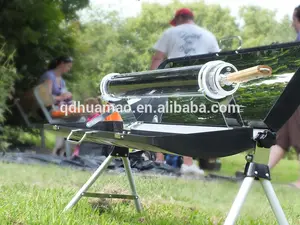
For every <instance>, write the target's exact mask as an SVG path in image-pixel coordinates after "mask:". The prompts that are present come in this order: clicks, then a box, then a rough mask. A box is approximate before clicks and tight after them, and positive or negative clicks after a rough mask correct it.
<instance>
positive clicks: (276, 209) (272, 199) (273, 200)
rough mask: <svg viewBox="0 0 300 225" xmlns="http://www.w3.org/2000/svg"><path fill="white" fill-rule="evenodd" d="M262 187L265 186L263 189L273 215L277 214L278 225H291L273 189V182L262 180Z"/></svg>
mask: <svg viewBox="0 0 300 225" xmlns="http://www.w3.org/2000/svg"><path fill="white" fill-rule="evenodd" d="M261 185H262V186H263V189H264V191H265V193H266V195H267V198H268V200H269V203H270V205H271V207H272V210H273V213H274V214H275V217H276V219H277V222H278V224H279V225H289V223H288V221H287V219H286V217H285V214H284V212H283V210H282V208H281V205H280V203H279V200H278V198H277V196H276V194H275V191H274V189H273V187H272V184H271V182H270V181H269V180H264V179H263V180H261Z"/></svg>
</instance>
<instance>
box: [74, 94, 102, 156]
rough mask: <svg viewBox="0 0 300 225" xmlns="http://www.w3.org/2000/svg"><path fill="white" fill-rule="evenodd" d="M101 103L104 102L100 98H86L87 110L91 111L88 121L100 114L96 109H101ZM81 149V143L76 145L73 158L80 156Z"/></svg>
mask: <svg viewBox="0 0 300 225" xmlns="http://www.w3.org/2000/svg"><path fill="white" fill-rule="evenodd" d="M100 104H102V102H101V100H100V99H98V98H88V99H85V100H84V105H85V110H86V112H90V115H89V116H88V118H87V122H89V121H90V120H92V119H93V118H95V117H97V116H99V115H100V112H96V109H99V106H100V107H101V105H100ZM79 149H80V145H76V147H75V149H74V152H73V155H72V158H74V157H76V156H77V157H78V156H79Z"/></svg>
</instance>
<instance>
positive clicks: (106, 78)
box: [100, 73, 120, 102]
mask: <svg viewBox="0 0 300 225" xmlns="http://www.w3.org/2000/svg"><path fill="white" fill-rule="evenodd" d="M116 75H120V74H119V73H110V74H107V75H106V76H104V77H103V79H102V81H101V83H100V93H101V98H102V99H103V100H104V101H108V102H110V101H111V102H115V101H119V100H120V99H119V98H114V97H113V96H112V95H111V94H109V93H108V90H107V87H108V84H109V81H110V79H111V78H113V77H114V76H116Z"/></svg>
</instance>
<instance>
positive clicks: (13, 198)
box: [0, 155, 300, 225]
mask: <svg viewBox="0 0 300 225" xmlns="http://www.w3.org/2000/svg"><path fill="white" fill-rule="evenodd" d="M244 163H245V161H244V156H243V155H235V156H233V157H228V158H223V159H222V171H221V173H222V174H227V175H234V173H235V171H236V170H241V169H242V168H243V166H244ZM0 171H1V176H0V221H1V222H0V224H1V225H6V224H11V225H17V224H18V225H27V224H36V225H44V224H47V225H48V224H53V225H54V224H55V225H60V224H61V225H68V224H69V225H75V224H78V225H85V224H86V225H100V224H101V225H106V224H107V225H114V224H116V225H117V224H118V225H119V224H130V225H133V224H153V225H157V224H170V225H177V224H178V225H181V224H197V225H208V224H213V225H216V224H223V222H224V219H225V218H226V214H227V213H228V212H229V210H230V207H231V204H232V202H233V200H234V197H235V195H236V194H237V192H238V189H239V186H240V183H233V182H225V181H209V182H208V181H206V182H205V181H201V180H192V179H179V178H166V177H154V176H141V175H138V174H135V175H134V177H135V183H136V187H137V191H138V193H139V195H140V198H141V203H142V206H143V212H142V213H140V214H139V213H137V212H136V211H135V207H134V203H133V201H129V200H115V199H113V200H112V199H108V200H99V199H94V198H82V199H81V200H80V201H79V203H78V204H77V205H76V206H75V207H74V208H73V209H72V210H70V211H69V212H67V213H62V210H63V209H64V207H65V206H66V204H67V203H68V202H69V201H70V200H71V198H72V197H73V195H74V194H75V193H76V192H77V191H78V190H79V188H80V187H81V186H82V185H83V184H84V183H85V182H86V180H87V179H88V178H89V176H90V175H91V173H90V172H86V171H78V170H72V169H68V168H60V167H58V166H52V165H47V166H41V165H18V164H5V163H2V164H0ZM297 175H298V164H297V161H288V160H283V161H282V162H281V163H280V164H279V165H278V167H277V168H275V169H274V171H272V178H273V182H274V189H275V191H276V194H277V196H278V198H279V200H280V202H281V204H282V207H283V210H284V211H285V213H286V216H287V218H288V220H289V222H290V224H291V225H294V224H300V201H299V196H300V190H296V189H295V188H292V187H289V186H288V185H287V183H288V182H292V181H294V180H295V179H297ZM90 191H97V192H102V193H103V192H106V193H107V192H109V193H126V194H129V193H130V192H129V185H128V182H127V179H126V176H125V174H121V175H116V174H105V175H104V176H102V177H101V178H100V179H99V180H98V181H97V182H96V183H95V184H94V186H93V187H92V188H91V190H90ZM237 224H245V225H246V224H247V225H250V224H253V225H254V224H255V225H262V224H266V225H272V224H277V223H276V220H275V217H274V215H273V213H272V211H271V208H270V206H269V204H268V201H267V198H266V197H265V195H264V193H263V190H262V188H261V186H260V184H259V183H255V185H253V188H252V189H251V191H250V193H249V195H248V197H247V200H246V203H245V205H244V207H243V209H242V212H241V214H240V217H239V220H238V222H237Z"/></svg>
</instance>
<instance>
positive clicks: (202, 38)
mask: <svg viewBox="0 0 300 225" xmlns="http://www.w3.org/2000/svg"><path fill="white" fill-rule="evenodd" d="M193 19H194V15H193V12H192V11H191V10H189V9H187V8H183V9H179V10H177V12H176V14H175V17H174V19H173V20H172V21H171V22H170V24H171V25H172V26H173V27H171V28H169V29H167V30H166V31H165V32H164V33H163V34H162V36H161V37H160V39H159V40H158V41H157V42H156V43H155V45H154V47H153V48H154V49H155V50H156V52H155V54H154V56H153V57H152V64H151V67H150V69H152V70H154V69H157V67H158V66H159V65H160V64H161V63H162V62H163V60H164V59H165V58H168V59H170V58H178V57H184V56H191V55H201V54H207V53H213V52H219V51H220V48H219V45H218V41H217V39H216V37H215V36H214V35H213V34H212V33H211V32H209V31H208V30H206V29H204V28H202V27H199V26H197V25H196V24H195V23H194V20H193Z"/></svg>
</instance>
